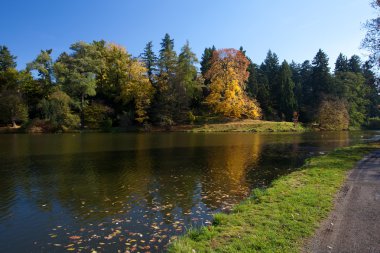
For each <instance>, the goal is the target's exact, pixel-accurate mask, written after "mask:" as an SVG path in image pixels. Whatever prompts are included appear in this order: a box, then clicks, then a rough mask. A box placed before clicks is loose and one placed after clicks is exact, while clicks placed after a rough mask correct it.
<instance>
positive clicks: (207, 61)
mask: <svg viewBox="0 0 380 253" xmlns="http://www.w3.org/2000/svg"><path fill="white" fill-rule="evenodd" d="M215 51H216V48H215V46H212V47H207V48H205V50H204V52H203V55H202V59H201V73H202V76H203V78H204V79H205V84H206V85H208V84H210V80H209V79H207V78H206V73H207V71H208V70H209V69H210V67H211V59H212V55H213V53H214V52H215Z"/></svg>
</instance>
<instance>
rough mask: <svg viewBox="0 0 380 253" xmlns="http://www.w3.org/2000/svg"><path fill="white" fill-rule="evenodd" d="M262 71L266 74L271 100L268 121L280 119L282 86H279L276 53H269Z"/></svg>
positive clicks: (278, 67) (278, 68) (261, 67)
mask: <svg viewBox="0 0 380 253" xmlns="http://www.w3.org/2000/svg"><path fill="white" fill-rule="evenodd" d="M260 69H261V71H262V72H263V73H264V74H265V77H266V80H267V84H268V91H269V97H270V100H269V101H268V102H269V104H268V107H269V108H270V110H268V112H269V111H270V115H267V117H268V119H278V114H277V112H276V110H278V101H279V96H280V85H279V81H278V78H279V76H278V75H279V70H280V65H279V60H278V57H277V55H276V54H275V53H272V51H271V50H269V51H268V53H267V56H266V58H265V60H264V62H263V63H262V64H261V66H260Z"/></svg>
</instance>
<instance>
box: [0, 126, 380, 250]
mask: <svg viewBox="0 0 380 253" xmlns="http://www.w3.org/2000/svg"><path fill="white" fill-rule="evenodd" d="M378 135H379V133H378V132H330V133H291V134H285V133H284V134H259V133H207V134H205V133H197V134H195V133H141V134H140V133H137V134H136V133H125V134H101V133H86V134H45V135H27V134H14V135H11V134H10V135H0V144H1V145H0V159H1V167H0V251H1V252H7V253H10V252H70V251H72V252H92V251H96V252H128V251H130V252H162V251H165V249H166V247H167V245H168V243H169V242H170V240H173V239H175V238H176V236H179V235H182V234H183V233H185V232H186V230H187V229H189V228H194V227H199V226H207V225H209V224H211V223H212V215H213V214H214V213H216V212H221V211H225V212H228V211H229V210H230V209H231V207H232V206H233V205H234V204H236V203H239V202H240V201H242V200H244V198H246V197H247V196H248V195H249V194H250V192H251V190H252V189H253V188H255V187H266V186H268V185H269V184H270V183H271V182H272V181H273V180H274V179H276V178H278V177H279V176H281V175H285V174H288V173H290V172H291V171H294V170H296V169H297V168H299V167H300V166H302V164H303V163H304V161H305V159H306V158H308V157H311V156H316V155H321V154H324V153H326V152H328V151H331V150H332V149H334V148H336V147H343V146H348V145H351V144H355V143H361V142H366V141H370V140H373V139H377V138H378V137H379V136H378Z"/></svg>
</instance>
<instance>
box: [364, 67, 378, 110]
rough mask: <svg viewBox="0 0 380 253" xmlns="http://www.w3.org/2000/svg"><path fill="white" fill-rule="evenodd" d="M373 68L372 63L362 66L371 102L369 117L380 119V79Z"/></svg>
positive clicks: (368, 97) (369, 104)
mask: <svg viewBox="0 0 380 253" xmlns="http://www.w3.org/2000/svg"><path fill="white" fill-rule="evenodd" d="M372 69H373V66H372V64H371V62H370V61H366V62H365V63H364V64H363V66H362V71H363V76H364V78H365V85H366V86H367V87H368V96H367V99H368V100H369V103H368V106H367V112H368V117H379V116H380V110H379V105H380V96H379V94H380V87H379V79H378V78H377V77H376V75H375V73H374V72H373V70H372Z"/></svg>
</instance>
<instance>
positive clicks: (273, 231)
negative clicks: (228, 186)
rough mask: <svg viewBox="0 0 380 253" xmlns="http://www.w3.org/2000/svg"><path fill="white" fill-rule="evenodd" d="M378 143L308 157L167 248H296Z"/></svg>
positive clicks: (329, 207) (299, 247) (274, 249)
mask: <svg viewBox="0 0 380 253" xmlns="http://www.w3.org/2000/svg"><path fill="white" fill-rule="evenodd" d="M379 147H380V145H377V144H366V145H364V144H363V145H358V146H353V147H348V148H342V149H337V150H335V151H334V152H331V153H330V154H328V155H325V156H321V157H314V158H311V159H309V160H308V161H307V163H306V164H305V165H304V166H303V167H302V168H301V169H300V170H299V171H296V172H293V173H291V174H290V175H287V176H284V177H282V178H280V179H278V180H276V181H275V182H274V183H273V184H272V186H271V187H270V188H268V189H266V190H254V191H253V193H252V196H251V197H250V198H249V199H248V200H246V201H245V202H244V203H242V204H240V205H237V206H236V207H235V208H234V210H233V212H232V213H230V214H216V215H215V217H214V224H213V225H212V226H209V227H203V228H202V229H200V230H190V231H188V233H187V234H186V235H185V236H183V237H181V238H180V239H178V240H177V241H175V242H174V243H173V244H172V245H171V246H170V248H169V252H191V253H194V252H229V253H230V252H299V251H300V249H301V247H302V245H303V242H304V240H305V239H306V238H307V237H309V236H311V235H312V234H313V233H314V231H315V229H316V228H317V226H318V224H319V223H320V222H321V221H322V220H323V218H325V217H327V215H328V213H329V212H330V210H331V209H332V207H333V200H334V197H335V195H336V194H337V192H338V191H339V189H340V187H341V186H342V185H343V183H344V181H345V179H346V175H347V172H348V171H349V170H350V169H352V168H353V167H354V166H355V163H356V162H358V161H359V160H361V159H362V158H363V156H364V155H365V154H367V153H369V152H370V151H373V150H375V149H376V148H379Z"/></svg>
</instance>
